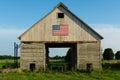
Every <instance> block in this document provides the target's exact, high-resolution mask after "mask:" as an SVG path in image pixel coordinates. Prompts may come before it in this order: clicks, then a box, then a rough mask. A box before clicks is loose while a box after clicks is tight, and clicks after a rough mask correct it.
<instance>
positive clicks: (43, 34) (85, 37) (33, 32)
mask: <svg viewBox="0 0 120 80" xmlns="http://www.w3.org/2000/svg"><path fill="white" fill-rule="evenodd" d="M59 12H63V13H64V14H65V16H64V19H58V18H57V13H59ZM60 24H68V25H69V34H68V36H53V35H52V25H60ZM97 39H98V38H97V37H96V36H95V34H93V32H92V31H90V30H89V29H88V28H86V25H84V24H83V23H82V22H80V21H79V20H78V19H76V18H75V17H74V16H73V15H71V14H70V13H69V12H67V11H66V10H65V9H64V8H62V7H60V8H56V9H55V10H54V11H52V12H51V13H50V14H49V15H48V16H46V17H45V18H43V19H42V20H41V21H39V22H38V23H36V24H35V25H34V26H33V27H32V28H31V29H30V30H28V31H27V32H26V33H25V34H24V35H23V36H21V41H96V40H97Z"/></svg>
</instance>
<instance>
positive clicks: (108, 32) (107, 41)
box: [91, 24, 120, 53]
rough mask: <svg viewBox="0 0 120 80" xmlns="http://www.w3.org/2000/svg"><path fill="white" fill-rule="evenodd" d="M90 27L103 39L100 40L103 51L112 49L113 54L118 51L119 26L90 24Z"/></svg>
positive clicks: (119, 47)
mask: <svg viewBox="0 0 120 80" xmlns="http://www.w3.org/2000/svg"><path fill="white" fill-rule="evenodd" d="M91 26H93V27H94V29H95V30H96V31H97V32H98V33H99V34H101V35H102V36H103V37H104V39H103V40H102V48H103V50H104V49H105V48H112V49H113V51H114V53H116V51H118V50H120V25H110V24H92V25H91Z"/></svg>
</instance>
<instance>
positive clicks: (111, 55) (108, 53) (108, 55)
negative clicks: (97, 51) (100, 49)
mask: <svg viewBox="0 0 120 80" xmlns="http://www.w3.org/2000/svg"><path fill="white" fill-rule="evenodd" d="M103 58H104V60H112V59H113V58H114V53H113V50H112V49H111V48H107V49H105V50H104V53H103Z"/></svg>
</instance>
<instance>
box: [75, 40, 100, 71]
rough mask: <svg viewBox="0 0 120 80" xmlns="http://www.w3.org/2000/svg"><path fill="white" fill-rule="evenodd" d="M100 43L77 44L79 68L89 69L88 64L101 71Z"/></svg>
mask: <svg viewBox="0 0 120 80" xmlns="http://www.w3.org/2000/svg"><path fill="white" fill-rule="evenodd" d="M100 55H101V49H100V42H97V43H78V44H77V68H78V69H87V64H92V67H93V68H94V69H95V70H101V69H102V67H101V56H100Z"/></svg>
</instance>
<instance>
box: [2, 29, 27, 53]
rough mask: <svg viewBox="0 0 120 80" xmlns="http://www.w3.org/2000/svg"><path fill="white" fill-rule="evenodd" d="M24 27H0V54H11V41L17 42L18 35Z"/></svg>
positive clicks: (12, 47) (12, 49)
mask: <svg viewBox="0 0 120 80" xmlns="http://www.w3.org/2000/svg"><path fill="white" fill-rule="evenodd" d="M24 31H25V29H8V28H7V29H6V28H0V39H1V40H0V55H13V53H14V52H13V51H14V46H13V43H14V42H17V43H19V40H18V37H19V35H20V34H22V33H23V32H24Z"/></svg>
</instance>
